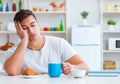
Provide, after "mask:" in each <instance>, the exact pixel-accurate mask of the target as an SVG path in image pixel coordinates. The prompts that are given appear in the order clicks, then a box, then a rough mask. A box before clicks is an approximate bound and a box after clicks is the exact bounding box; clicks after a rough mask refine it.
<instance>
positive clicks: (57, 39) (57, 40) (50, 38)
mask: <svg viewBox="0 0 120 84" xmlns="http://www.w3.org/2000/svg"><path fill="white" fill-rule="evenodd" d="M45 38H46V41H48V42H52V43H62V42H66V40H65V39H63V38H60V37H55V36H45Z"/></svg>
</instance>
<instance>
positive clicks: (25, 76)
mask: <svg viewBox="0 0 120 84" xmlns="http://www.w3.org/2000/svg"><path fill="white" fill-rule="evenodd" d="M21 77H22V78H37V77H40V75H33V76H27V75H22V76H21Z"/></svg>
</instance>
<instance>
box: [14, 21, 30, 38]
mask: <svg viewBox="0 0 120 84" xmlns="http://www.w3.org/2000/svg"><path fill="white" fill-rule="evenodd" d="M15 27H16V31H17V35H18V36H19V37H20V38H21V40H23V39H24V38H26V39H28V34H27V32H25V30H23V29H22V26H21V24H20V22H18V21H15Z"/></svg>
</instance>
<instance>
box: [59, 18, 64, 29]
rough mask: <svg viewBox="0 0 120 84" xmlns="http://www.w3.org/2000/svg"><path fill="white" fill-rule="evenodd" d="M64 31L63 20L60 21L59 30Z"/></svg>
mask: <svg viewBox="0 0 120 84" xmlns="http://www.w3.org/2000/svg"><path fill="white" fill-rule="evenodd" d="M63 29H64V26H63V22H62V20H61V21H60V26H59V30H60V31H63Z"/></svg>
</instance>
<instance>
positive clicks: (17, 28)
mask: <svg viewBox="0 0 120 84" xmlns="http://www.w3.org/2000/svg"><path fill="white" fill-rule="evenodd" d="M14 23H15V27H16V30H17V33H19V32H20V31H23V29H22V27H21V24H20V22H19V21H15V22H14Z"/></svg>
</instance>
